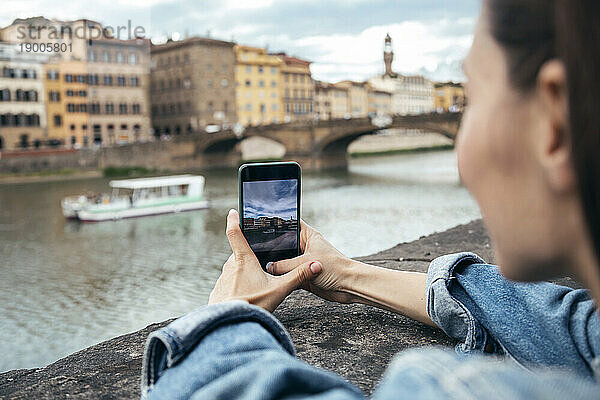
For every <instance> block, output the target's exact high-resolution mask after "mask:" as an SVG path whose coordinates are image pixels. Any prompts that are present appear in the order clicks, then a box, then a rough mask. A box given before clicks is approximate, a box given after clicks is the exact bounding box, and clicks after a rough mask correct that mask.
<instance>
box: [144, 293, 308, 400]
mask: <svg viewBox="0 0 600 400" xmlns="http://www.w3.org/2000/svg"><path fill="white" fill-rule="evenodd" d="M238 322H258V323H259V324H260V325H261V326H262V327H263V328H265V329H266V330H267V331H269V332H270V333H271V334H272V335H273V336H274V337H275V339H276V340H277V341H278V342H279V344H281V346H282V347H283V348H284V349H285V350H286V351H287V352H288V353H290V354H291V355H292V356H295V355H296V351H295V349H294V345H293V343H292V339H291V338H290V336H289V334H288V333H287V331H286V330H285V328H284V327H283V325H281V323H280V322H279V321H278V320H277V319H276V318H275V317H274V316H273V315H271V314H270V313H268V312H267V311H265V310H263V309H262V308H260V307H257V306H254V305H251V304H248V303H247V302H245V301H242V300H233V301H228V302H225V303H218V304H211V305H207V306H203V307H200V308H199V309H197V310H195V311H192V312H191V313H189V314H186V315H184V316H183V317H181V318H178V319H177V320H175V321H173V322H171V323H170V324H169V325H167V326H165V327H164V328H161V329H159V330H156V331H154V332H152V333H151V334H150V335H149V336H148V339H147V340H146V347H145V350H144V360H143V364H142V395H144V393H147V392H148V390H149V389H152V386H153V385H154V384H155V383H156V381H157V380H158V378H159V377H160V374H161V373H162V371H164V370H165V369H167V368H170V367H172V366H173V365H175V364H176V363H177V362H179V361H181V360H182V359H183V358H184V357H185V356H186V355H187V354H188V353H189V352H190V351H191V350H193V349H194V347H195V346H196V344H198V342H200V341H201V340H202V339H203V338H204V337H205V336H206V335H207V334H209V333H210V332H211V331H213V330H215V329H217V328H219V327H221V326H223V325H230V324H235V323H238Z"/></svg>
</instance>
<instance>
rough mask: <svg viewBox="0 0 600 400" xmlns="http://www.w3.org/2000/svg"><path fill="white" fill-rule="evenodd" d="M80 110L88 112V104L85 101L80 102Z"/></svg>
mask: <svg viewBox="0 0 600 400" xmlns="http://www.w3.org/2000/svg"><path fill="white" fill-rule="evenodd" d="M78 111H79V112H82V113H85V112H87V104H85V103H81V104H79V110H78Z"/></svg>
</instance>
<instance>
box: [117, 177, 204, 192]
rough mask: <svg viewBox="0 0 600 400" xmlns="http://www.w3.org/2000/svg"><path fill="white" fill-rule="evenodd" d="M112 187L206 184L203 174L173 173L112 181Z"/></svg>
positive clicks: (133, 187)
mask: <svg viewBox="0 0 600 400" xmlns="http://www.w3.org/2000/svg"><path fill="white" fill-rule="evenodd" d="M109 185H110V187H112V188H115V189H134V190H135V189H147V188H156V187H163V186H179V185H204V177H203V176H201V175H173V176H161V177H156V178H136V179H122V180H116V181H110V183H109Z"/></svg>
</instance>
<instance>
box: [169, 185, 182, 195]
mask: <svg viewBox="0 0 600 400" xmlns="http://www.w3.org/2000/svg"><path fill="white" fill-rule="evenodd" d="M169 196H181V187H180V186H177V185H171V186H169Z"/></svg>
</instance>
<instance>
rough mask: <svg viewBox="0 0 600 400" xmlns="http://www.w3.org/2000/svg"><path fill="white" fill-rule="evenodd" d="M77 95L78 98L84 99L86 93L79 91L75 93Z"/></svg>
mask: <svg viewBox="0 0 600 400" xmlns="http://www.w3.org/2000/svg"><path fill="white" fill-rule="evenodd" d="M77 95H78V96H79V97H86V96H87V92H86V91H85V90H80V91H78V92H77Z"/></svg>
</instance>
